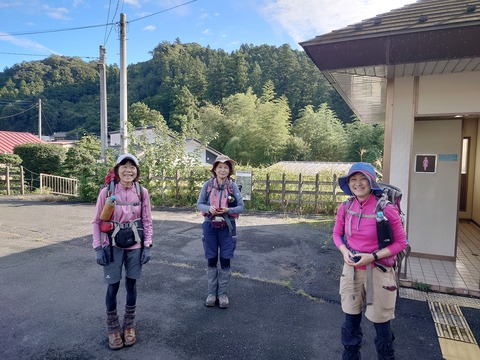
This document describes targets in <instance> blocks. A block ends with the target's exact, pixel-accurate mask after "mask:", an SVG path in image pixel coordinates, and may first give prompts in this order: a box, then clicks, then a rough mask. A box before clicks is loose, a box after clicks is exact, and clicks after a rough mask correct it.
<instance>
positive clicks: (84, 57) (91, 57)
mask: <svg viewBox="0 0 480 360" xmlns="http://www.w3.org/2000/svg"><path fill="white" fill-rule="evenodd" d="M0 54H4V55H21V56H39V57H44V56H50V55H55V54H53V53H52V54H22V53H12V52H2V51H0ZM58 56H61V55H58ZM62 56H67V55H62ZM68 57H79V58H82V59H98V56H80V55H74V56H68Z"/></svg>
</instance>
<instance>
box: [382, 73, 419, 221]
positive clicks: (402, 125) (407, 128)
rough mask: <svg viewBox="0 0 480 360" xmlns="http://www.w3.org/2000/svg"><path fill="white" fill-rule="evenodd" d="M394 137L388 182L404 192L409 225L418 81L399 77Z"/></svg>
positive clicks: (394, 89) (396, 91)
mask: <svg viewBox="0 0 480 360" xmlns="http://www.w3.org/2000/svg"><path fill="white" fill-rule="evenodd" d="M393 97H394V101H393V103H392V107H393V108H392V111H391V113H392V115H391V116H392V123H391V127H392V138H391V159H390V174H389V175H390V176H389V179H388V182H389V183H390V184H392V185H395V186H397V187H398V188H400V189H401V190H402V194H403V197H402V210H403V211H404V212H405V214H406V215H407V216H406V217H405V219H406V225H407V226H408V206H409V202H410V196H409V185H410V184H409V174H410V159H411V156H410V154H411V152H412V146H413V145H412V144H413V123H414V118H415V101H414V99H415V79H414V78H413V77H404V78H396V79H395V81H394V84H393Z"/></svg>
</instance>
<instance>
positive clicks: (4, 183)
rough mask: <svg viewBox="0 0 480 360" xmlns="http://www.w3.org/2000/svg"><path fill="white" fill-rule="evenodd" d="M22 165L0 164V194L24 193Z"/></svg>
mask: <svg viewBox="0 0 480 360" xmlns="http://www.w3.org/2000/svg"><path fill="white" fill-rule="evenodd" d="M24 184H25V178H24V171H23V166H4V165H0V194H4V195H13V194H21V195H24V194H25V185H24Z"/></svg>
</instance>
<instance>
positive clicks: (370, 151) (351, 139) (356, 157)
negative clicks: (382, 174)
mask: <svg viewBox="0 0 480 360" xmlns="http://www.w3.org/2000/svg"><path fill="white" fill-rule="evenodd" d="M346 133H347V137H348V144H347V158H348V159H349V161H365V162H368V163H372V164H381V163H382V159H383V142H384V125H383V124H377V125H370V124H365V123H362V122H360V121H359V120H358V119H355V120H354V121H353V122H352V123H350V124H347V125H346ZM380 167H381V166H380Z"/></svg>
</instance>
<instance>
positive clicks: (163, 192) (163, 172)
mask: <svg viewBox="0 0 480 360" xmlns="http://www.w3.org/2000/svg"><path fill="white" fill-rule="evenodd" d="M165 177H166V172H165V169H163V170H162V197H164V196H165V185H166V184H165Z"/></svg>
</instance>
